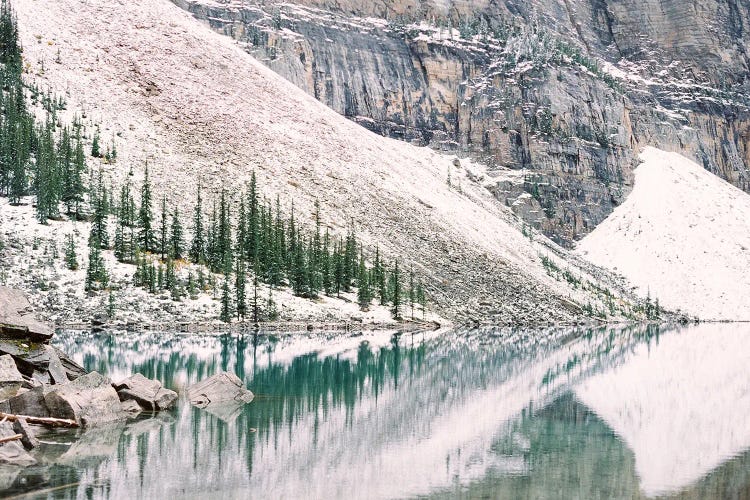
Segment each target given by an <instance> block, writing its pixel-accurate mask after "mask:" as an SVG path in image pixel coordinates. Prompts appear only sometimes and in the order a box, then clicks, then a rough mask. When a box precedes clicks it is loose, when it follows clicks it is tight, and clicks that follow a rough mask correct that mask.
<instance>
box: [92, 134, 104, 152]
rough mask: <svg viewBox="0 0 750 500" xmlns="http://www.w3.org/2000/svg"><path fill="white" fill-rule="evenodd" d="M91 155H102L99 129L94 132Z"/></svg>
mask: <svg viewBox="0 0 750 500" xmlns="http://www.w3.org/2000/svg"><path fill="white" fill-rule="evenodd" d="M91 156H93V157H94V158H101V157H102V151H101V145H100V144H99V130H98V129H97V130H96V132H94V139H93V141H92V142H91Z"/></svg>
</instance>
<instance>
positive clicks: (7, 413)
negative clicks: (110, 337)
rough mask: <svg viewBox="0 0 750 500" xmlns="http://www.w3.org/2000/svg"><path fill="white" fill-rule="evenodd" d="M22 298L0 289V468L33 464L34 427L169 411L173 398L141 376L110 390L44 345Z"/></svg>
mask: <svg viewBox="0 0 750 500" xmlns="http://www.w3.org/2000/svg"><path fill="white" fill-rule="evenodd" d="M52 335H53V331H52V328H50V327H49V326H48V325H46V324H44V323H43V322H41V321H39V320H38V318H37V317H36V316H35V314H34V312H33V310H32V308H31V306H30V304H29V302H28V300H27V299H26V297H25V296H24V295H23V293H22V292H20V291H18V290H14V289H12V288H8V287H0V464H12V465H16V466H28V465H33V464H35V463H36V459H35V458H34V457H33V455H32V454H30V453H29V450H31V449H33V448H35V447H36V446H37V444H38V441H37V440H36V438H35V430H34V427H35V426H39V425H42V426H47V427H71V428H89V427H96V426H100V425H105V424H113V423H118V422H125V421H126V420H127V419H128V418H132V417H134V416H136V415H137V414H139V413H141V412H143V411H149V412H158V411H162V410H167V409H170V408H172V407H173V406H174V404H175V402H176V401H177V393H176V392H174V391H172V390H169V389H167V388H165V387H162V384H161V382H159V381H156V380H149V379H147V378H146V377H144V376H143V375H141V374H135V375H133V376H131V377H128V378H127V379H125V380H123V381H121V382H119V383H117V384H113V383H112V381H111V380H110V379H109V378H107V377H105V376H104V375H102V374H100V373H98V372H95V371H94V372H87V371H86V370H85V369H84V368H83V367H82V366H80V365H78V364H77V363H76V362H75V361H73V360H72V359H70V358H69V357H68V356H67V355H66V354H65V353H63V352H62V351H60V350H59V349H56V348H54V347H52V346H51V345H49V341H50V339H51V338H52Z"/></svg>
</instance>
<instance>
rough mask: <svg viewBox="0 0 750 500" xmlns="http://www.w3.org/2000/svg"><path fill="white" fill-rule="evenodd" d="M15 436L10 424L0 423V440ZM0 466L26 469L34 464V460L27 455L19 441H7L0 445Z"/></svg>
mask: <svg viewBox="0 0 750 500" xmlns="http://www.w3.org/2000/svg"><path fill="white" fill-rule="evenodd" d="M15 434H16V431H15V430H13V425H12V424H11V423H10V422H0V438H7V437H11V436H13V435H15ZM0 464H11V465H20V466H22V467H27V466H29V465H34V464H36V459H35V458H34V457H32V456H31V455H29V453H28V452H27V451H26V450H25V449H24V447H23V445H22V444H21V442H20V441H8V442H7V443H3V444H0Z"/></svg>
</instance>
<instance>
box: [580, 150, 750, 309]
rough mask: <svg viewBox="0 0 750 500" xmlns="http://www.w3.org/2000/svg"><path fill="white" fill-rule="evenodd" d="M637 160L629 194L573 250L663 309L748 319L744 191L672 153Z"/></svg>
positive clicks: (749, 225) (749, 204) (749, 246)
mask: <svg viewBox="0 0 750 500" xmlns="http://www.w3.org/2000/svg"><path fill="white" fill-rule="evenodd" d="M640 158H641V160H643V164H642V165H640V166H639V167H638V168H637V169H636V170H635V187H634V189H633V192H632V193H631V194H630V196H628V198H627V199H626V200H625V202H624V203H623V204H622V205H621V206H619V207H618V208H617V209H616V210H615V211H614V212H613V213H612V215H610V216H609V217H608V218H607V219H606V220H605V221H604V222H603V223H602V224H601V225H599V227H597V228H596V229H595V230H594V231H593V232H592V233H591V234H589V235H588V236H587V237H585V238H584V239H583V240H582V241H581V243H580V245H579V251H580V252H581V253H583V254H584V255H585V257H586V258H588V259H589V260H590V261H592V262H593V263H594V264H598V265H600V266H604V267H609V268H611V269H614V270H616V271H617V272H619V273H621V274H623V275H624V276H625V277H626V278H627V279H628V280H630V282H631V283H633V284H634V285H636V286H637V287H638V288H640V291H641V292H642V293H643V294H644V295H645V294H646V293H647V291H650V293H651V297H652V298H654V297H656V298H658V299H659V302H660V304H661V305H662V306H664V307H667V308H670V309H681V310H683V311H684V312H687V313H689V314H692V315H696V316H698V317H699V318H701V319H705V320H750V273H748V272H747V270H748V269H749V268H750V196H748V195H747V194H746V193H744V192H743V191H741V190H739V189H737V188H736V187H734V186H732V185H731V184H729V183H727V182H725V181H723V180H722V179H720V178H718V177H716V176H715V175H713V174H712V173H710V172H708V171H706V170H704V169H703V168H702V167H701V166H700V165H698V164H696V163H694V162H692V161H690V160H688V159H687V158H685V157H684V156H681V155H679V154H677V153H667V152H665V151H661V150H658V149H655V148H651V147H649V148H646V149H645V150H644V151H643V153H642V154H641V156H640Z"/></svg>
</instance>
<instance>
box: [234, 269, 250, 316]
mask: <svg viewBox="0 0 750 500" xmlns="http://www.w3.org/2000/svg"><path fill="white" fill-rule="evenodd" d="M245 282H246V276H245V261H244V260H243V259H240V258H237V259H236V260H235V281H234V291H235V305H236V307H235V308H236V310H237V319H238V320H240V321H244V319H245V316H246V315H247V298H246V296H245Z"/></svg>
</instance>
